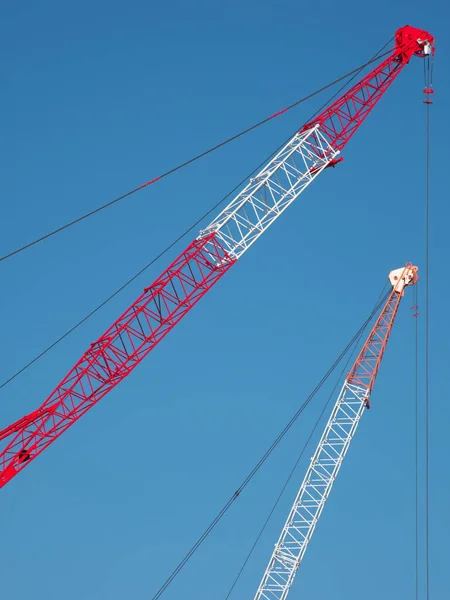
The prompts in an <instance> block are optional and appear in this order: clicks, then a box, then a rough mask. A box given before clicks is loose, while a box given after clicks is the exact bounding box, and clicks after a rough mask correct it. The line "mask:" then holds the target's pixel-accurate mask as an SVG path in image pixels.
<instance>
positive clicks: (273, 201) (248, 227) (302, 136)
mask: <svg viewBox="0 0 450 600" xmlns="http://www.w3.org/2000/svg"><path fill="white" fill-rule="evenodd" d="M338 154H339V151H338V150H334V149H333V148H332V147H331V146H330V144H329V143H328V142H327V140H326V138H325V137H324V136H323V135H322V133H321V132H320V126H319V125H315V126H314V127H311V129H308V130H307V131H303V132H299V133H297V134H296V135H294V137H293V138H292V139H291V140H289V142H288V143H287V144H286V145H285V146H284V147H283V148H282V150H280V151H279V152H278V154H277V155H276V156H275V157H274V158H272V160H271V161H270V162H269V163H267V165H266V166H265V167H263V169H262V170H261V171H260V172H259V173H258V174H257V175H256V176H255V177H253V178H252V179H250V181H249V183H248V184H247V185H246V187H245V188H244V189H243V190H242V191H241V192H239V194H238V195H237V196H236V197H235V198H234V199H233V200H232V201H231V202H230V204H229V205H228V206H227V207H226V208H225V209H224V210H223V211H222V212H221V213H220V214H219V215H218V216H217V217H216V218H215V219H214V220H213V221H212V222H211V223H210V224H209V225H208V226H207V227H206V228H205V229H203V230H202V231H200V235H199V236H198V238H197V239H202V238H204V237H206V236H208V235H210V234H211V233H212V232H216V237H217V238H218V239H219V240H220V242H221V243H222V245H223V247H224V249H225V250H226V251H227V253H228V255H229V256H230V257H231V258H232V259H238V258H239V257H240V256H242V254H243V253H244V252H245V251H246V250H248V248H250V246H251V245H252V244H253V242H255V241H256V240H257V239H258V237H259V236H260V235H261V234H262V233H263V232H264V231H265V230H266V229H267V228H268V227H269V226H270V225H271V224H272V223H273V222H274V221H275V219H277V218H278V217H279V216H280V215H281V213H282V212H283V211H284V210H286V208H287V207H288V206H289V205H290V204H292V202H293V201H294V200H295V199H296V198H297V197H298V196H299V195H300V194H301V193H302V192H303V190H305V189H306V188H307V187H308V185H309V184H310V183H311V182H312V181H313V180H314V179H315V178H316V177H317V175H319V173H321V172H322V171H323V169H325V168H326V167H327V166H329V165H330V163H331V164H334V162H332V161H333V159H334V158H335V157H336V156H337V155H338Z"/></svg>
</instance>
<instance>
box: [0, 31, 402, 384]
mask: <svg viewBox="0 0 450 600" xmlns="http://www.w3.org/2000/svg"><path fill="white" fill-rule="evenodd" d="M392 39H393V38H391V39H390V40H388V41H387V42H386V43H385V44H384V45H383V46H382V47H381V48H380V50H378V52H377V53H376V54H375V55H374V56H373V57H372V58H371V59H370V60H369V61H368V62H366V63H364V64H363V65H362V66H361V67H359V68H358V69H355V70H354V71H352V72H351V74H352V75H353V76H352V77H351V78H350V79H349V80H348V81H346V82H345V83H344V84H343V85H342V86H341V87H340V88H339V89H338V90H337V92H336V93H335V94H333V95H332V96H331V97H330V98H328V100H327V101H326V102H324V104H322V106H321V107H320V108H318V109H317V110H316V111H315V112H314V113H313V114H312V115H311V116H310V117H309V119H308V121H311V120H312V119H314V117H315V116H316V115H318V114H319V112H321V111H322V110H323V108H324V107H325V106H327V105H328V104H329V103H330V102H332V101H333V100H334V98H335V97H336V96H337V95H338V94H340V93H341V92H342V90H343V89H344V88H345V87H347V86H348V85H349V83H351V81H353V79H355V77H357V75H358V74H359V73H360V72H361V71H362V70H363V69H364V68H365V67H366V66H367V65H369V64H371V63H373V62H374V61H375V60H377V59H379V58H381V57H382V56H384V54H386V53H384V54H381V52H383V50H384V49H385V48H386V46H387V45H388V44H390V43H391V42H392ZM342 79H343V78H342V77H341V78H340V79H338V80H336V82H338V81H341V80H342ZM336 82H334V83H336ZM330 85H333V84H330ZM330 85H328V86H326V87H330ZM326 87H324V88H322V90H324V89H326ZM322 90H320V91H322ZM317 93H318V92H315V93H314V94H312V95H315V94H317ZM308 97H311V96H308ZM308 97H307V98H308ZM307 98H305V100H306V99H307ZM292 106H293V105H292ZM291 137H292V134H291V135H290V136H289V137H288V138H287V139H286V140H285V141H283V142H282V143H281V144H280V145H279V146H278V148H276V150H274V151H273V152H272V153H271V154H270V155H269V156H268V157H266V158H265V159H264V160H262V161H261V162H260V163H259V164H258V165H257V166H256V167H255V168H254V169H253V171H252V172H251V173H249V174H248V175H246V176H245V177H244V179H242V180H241V181H240V182H239V183H238V184H237V185H236V186H234V188H233V189H232V190H230V191H229V192H228V193H227V194H226V195H225V196H223V198H222V199H221V200H219V201H218V202H216V204H214V206H212V207H211V208H210V209H209V210H208V211H207V212H206V213H204V214H203V215H202V216H201V217H199V218H198V219H197V220H196V221H195V222H194V223H192V225H190V226H189V227H188V228H187V229H186V230H185V231H184V232H183V233H182V234H180V235H179V236H178V237H177V238H176V239H175V240H174V241H173V242H171V243H170V244H169V245H168V246H166V247H165V248H164V250H162V251H161V252H160V253H159V254H157V255H156V256H155V257H154V258H152V260H151V261H150V262H149V263H147V264H146V265H145V266H144V267H143V268H142V269H140V270H139V271H138V272H137V273H135V274H134V275H132V276H131V277H130V278H129V279H128V280H127V281H126V282H125V283H123V284H122V285H121V286H120V287H119V288H118V289H117V290H115V291H114V292H113V293H112V294H110V295H109V296H108V297H107V298H106V299H105V300H103V301H102V302H100V304H98V305H97V306H96V307H95V308H94V309H93V310H91V311H90V312H89V313H88V314H87V315H86V316H84V317H83V318H82V319H80V320H79V321H78V322H77V323H75V325H73V326H72V327H71V328H70V329H68V330H67V331H66V332H65V333H63V334H62V335H61V336H60V337H59V338H57V339H56V340H55V341H54V342H52V343H51V344H50V345H49V346H47V347H46V348H45V349H44V350H42V351H41V352H39V354H37V355H36V356H35V357H34V358H32V359H31V360H30V361H29V362H27V363H26V364H25V365H24V366H23V367H21V368H20V369H18V370H17V371H15V373H13V374H12V375H11V376H10V377H8V379H5V380H4V381H3V382H2V383H1V384H0V390H1V389H2V388H4V387H5V386H7V385H8V383H11V381H13V380H14V379H16V377H18V376H19V375H21V374H22V373H23V372H24V371H26V370H27V369H28V368H29V367H31V366H32V365H33V364H34V363H36V362H37V361H38V360H39V359H40V358H42V357H43V356H45V355H46V354H47V353H48V352H50V350H53V348H55V346H57V345H58V344H59V343H60V342H62V341H63V340H64V339H66V338H67V337H68V336H69V335H70V334H71V333H73V332H74V331H75V330H76V329H78V328H79V327H80V326H81V325H83V323H86V321H88V320H89V319H90V318H91V317H92V316H94V315H95V314H96V313H97V312H98V311H99V310H100V309H101V308H103V307H104V306H105V305H106V304H108V303H109V302H110V301H111V300H112V299H113V298H115V297H116V296H117V295H118V294H120V292H122V291H123V290H124V289H125V288H127V287H128V286H129V285H130V284H131V283H132V282H133V281H135V280H136V279H137V278H138V277H139V276H140V275H142V274H143V273H144V272H145V271H147V269H149V268H150V267H151V266H152V265H154V264H155V263H156V262H157V261H158V260H159V259H160V258H162V257H163V256H164V255H165V254H167V252H169V250H171V249H172V248H173V247H174V246H175V245H176V244H178V242H180V241H181V240H182V239H183V238H185V237H186V236H187V235H188V233H190V232H191V231H192V230H193V229H195V227H197V225H199V224H200V223H201V222H202V221H203V220H204V219H206V217H208V216H209V215H210V214H211V213H212V212H213V211H214V210H216V208H218V207H219V206H220V205H221V204H223V203H224V202H225V201H226V200H227V199H228V198H229V197H230V196H231V195H232V194H234V192H236V191H237V190H238V189H239V188H240V187H241V186H242V185H243V184H244V183H245V182H246V181H247V180H248V179H250V177H252V176H253V174H254V173H255V172H257V171H258V170H259V169H260V168H261V167H262V166H263V165H264V164H266V162H268V161H269V160H270V159H271V158H272V157H273V156H275V154H277V152H279V151H280V150H281V148H283V146H285V144H286V143H287V142H288V141H289V140H290V139H291ZM191 162H192V161H191ZM37 241H39V240H37ZM37 241H36V242H35V243H37ZM24 249H25V248H24ZM11 256H12V255H11ZM5 258H8V257H5Z"/></svg>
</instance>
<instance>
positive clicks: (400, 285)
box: [254, 264, 418, 600]
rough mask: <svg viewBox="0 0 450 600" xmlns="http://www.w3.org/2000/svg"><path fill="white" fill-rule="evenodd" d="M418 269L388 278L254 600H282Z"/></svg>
mask: <svg viewBox="0 0 450 600" xmlns="http://www.w3.org/2000/svg"><path fill="white" fill-rule="evenodd" d="M417 270H418V269H417V267H414V266H411V265H409V264H408V265H406V267H403V268H401V269H396V270H395V271H392V272H391V273H390V274H389V279H390V281H391V284H392V291H391V293H390V294H389V297H388V299H387V301H386V304H385V305H384V308H383V310H382V312H381V314H380V315H379V317H378V319H377V321H376V323H375V325H374V327H373V329H372V331H371V332H370V334H369V336H368V338H367V340H366V343H365V344H364V346H363V348H362V349H361V351H360V353H359V355H358V357H357V359H356V360H355V363H354V365H353V367H352V369H351V370H350V372H349V374H348V376H347V378H346V380H345V382H344V385H343V386H342V389H341V391H340V393H339V396H338V399H337V401H336V404H335V405H334V408H333V410H332V413H331V416H330V418H329V420H328V423H327V425H326V427H325V429H324V431H323V434H322V437H321V438H320V441H319V444H318V445H317V448H316V451H315V453H314V456H313V457H312V459H311V463H310V465H309V468H308V470H307V472H306V475H305V477H304V479H303V482H302V485H301V486H300V489H299V492H298V494H297V497H296V498H295V501H294V504H293V506H292V509H291V511H290V513H289V516H288V518H287V520H286V523H285V525H284V527H283V530H282V532H281V535H280V538H279V540H278V542H277V544H276V545H275V549H274V551H273V553H272V556H271V559H270V561H269V564H268V566H267V569H266V571H265V573H264V576H263V578H262V580H261V583H260V586H259V588H258V591H257V592H256V595H255V598H254V600H285V599H286V597H287V595H288V593H289V589H290V587H291V586H292V583H293V581H294V578H295V575H296V573H297V570H298V568H299V566H300V563H301V561H302V559H303V556H304V554H305V552H306V549H307V547H308V544H309V542H310V540H311V537H312V535H313V533H314V530H315V528H316V525H317V522H318V520H319V517H320V515H321V513H322V510H323V508H324V506H325V502H326V501H327V498H328V496H329V493H330V491H331V488H332V486H333V483H334V481H335V479H336V477H337V475H338V473H339V470H340V468H341V466H342V462H343V460H344V457H345V455H346V454H347V450H348V448H349V446H350V442H351V441H352V439H353V436H354V434H355V431H356V428H357V427H358V424H359V421H360V419H361V416H362V413H363V411H364V408H365V407H366V408H369V407H370V394H371V392H372V388H373V385H374V383H375V379H376V376H377V374H378V370H379V367H380V364H381V361H382V359H383V355H384V351H385V349H386V344H387V342H388V339H389V336H390V333H391V330H392V326H393V324H394V321H395V317H396V315H397V311H398V308H399V305H400V301H401V298H402V296H403V293H404V288H405V287H406V286H407V285H414V284H415V283H416V282H417V279H418V276H417Z"/></svg>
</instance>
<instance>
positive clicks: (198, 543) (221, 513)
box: [152, 290, 391, 600]
mask: <svg viewBox="0 0 450 600" xmlns="http://www.w3.org/2000/svg"><path fill="white" fill-rule="evenodd" d="M390 293H391V292H390V290H388V291H387V292H386V294H385V295H384V296H383V297H382V298H381V300H380V301H379V302H378V303H377V305H376V306H375V308H374V309H373V310H372V312H371V313H370V315H369V316H368V317H367V319H366V320H365V321H364V323H363V324H362V326H361V327H360V328H359V329H358V331H357V332H356V333H355V335H354V336H353V337H352V339H351V340H350V342H349V343H348V344H347V345H346V347H345V348H344V350H343V351H342V352H341V353H340V355H339V356H338V358H337V359H336V360H335V361H334V363H333V364H332V365H331V367H330V368H329V369H328V371H327V372H326V373H325V375H324V376H323V377H322V379H321V380H320V381H319V383H318V384H317V385H316V387H315V388H314V389H313V391H312V392H311V393H310V394H309V396H308V397H307V398H306V400H305V401H304V402H303V404H302V405H301V406H300V408H299V409H298V411H297V412H296V413H295V414H294V416H293V417H292V418H291V419H290V421H289V422H288V423H287V425H286V426H285V427H284V428H283V430H282V431H281V433H280V434H279V435H278V436H277V438H276V439H275V441H274V442H273V443H272V444H271V445H270V446H269V448H268V449H267V450H266V452H265V453H264V454H263V456H262V457H261V458H260V459H259V461H258V462H257V463H256V465H255V466H254V467H253V469H252V470H251V471H250V473H249V474H248V475H247V477H246V478H245V479H244V481H243V482H242V483H241V485H240V486H239V487H238V488H237V490H236V491H235V492H234V494H233V495H232V496H231V497H230V499H229V500H228V502H226V504H225V505H224V506H223V508H222V509H221V510H220V511H219V513H218V514H217V516H216V517H215V518H214V519H213V520H212V521H211V523H210V524H209V525H208V527H207V528H206V529H205V531H204V532H203V533H202V535H201V536H200V537H199V538H198V540H197V541H196V542H195V544H194V545H193V546H192V547H191V549H190V550H189V551H188V552H187V554H186V555H185V556H184V558H183V559H182V560H181V562H180V563H179V564H178V566H177V567H176V568H175V569H174V570H173V571H172V573H171V574H170V575H169V577H168V578H167V579H166V581H165V582H164V583H163V584H162V586H161V587H160V588H159V589H158V591H157V592H156V594H155V595H154V596H153V597H152V600H158V598H160V597H161V595H162V594H163V593H164V592H165V590H166V589H167V588H168V587H169V585H170V584H171V583H172V581H173V580H174V579H175V577H176V576H177V575H178V574H179V572H180V571H181V570H182V569H183V567H184V566H185V565H186V563H187V562H188V561H189V560H190V559H191V558H192V556H193V555H194V554H195V552H196V551H197V550H198V548H199V547H200V546H201V545H202V543H203V542H204V541H205V539H206V538H207V537H208V536H209V535H210V533H211V532H212V530H213V529H214V528H215V527H216V525H217V524H218V523H219V521H220V520H221V519H222V518H223V516H224V515H225V513H226V512H227V511H228V510H229V509H230V508H231V506H232V505H233V504H234V502H235V501H236V500H237V498H238V497H239V496H240V494H241V493H242V492H243V490H244V489H245V488H246V487H247V485H248V484H249V483H250V481H251V480H252V479H253V477H254V476H255V475H256V473H257V472H258V471H259V470H260V468H261V467H262V466H263V464H264V463H265V462H266V461H267V459H268V458H269V456H270V455H271V454H272V453H273V451H274V450H275V449H276V448H277V446H278V445H279V444H280V442H281V440H282V439H283V438H284V436H285V435H286V434H287V433H288V431H289V430H290V429H291V427H292V426H293V425H294V423H295V422H296V421H297V419H298V418H299V416H300V415H301V414H302V412H303V411H304V410H305V408H306V407H307V406H308V404H309V403H310V402H311V400H312V399H313V398H314V396H315V395H316V394H317V392H318V391H319V390H320V389H321V388H322V386H323V385H324V383H325V382H326V381H327V380H328V378H329V377H330V375H331V374H332V373H333V371H334V370H335V369H336V367H337V366H338V365H339V363H340V362H341V361H342V359H343V358H344V356H345V355H346V354H347V352H348V351H349V350H350V348H351V347H352V346H353V344H354V343H355V342H356V340H357V339H358V338H359V336H360V335H361V334H362V332H364V330H365V329H366V327H367V325H368V324H369V323H370V322H371V320H372V319H373V317H374V315H375V314H376V313H377V311H378V310H379V309H380V307H381V306H382V305H383V304H384V302H385V301H386V299H387V297H388V296H389V294H390Z"/></svg>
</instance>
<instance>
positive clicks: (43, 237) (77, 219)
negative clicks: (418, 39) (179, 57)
mask: <svg viewBox="0 0 450 600" xmlns="http://www.w3.org/2000/svg"><path fill="white" fill-rule="evenodd" d="M388 43H389V42H388ZM386 45H387V44H385V46H384V47H386ZM384 47H383V48H384ZM390 52H392V50H388V51H386V52H384V53H383V54H379V53H377V55H376V56H375V57H374V58H372V59H370V60H369V61H367V62H366V63H364V64H363V65H361V66H359V67H357V68H356V69H353V70H352V71H350V72H349V73H346V74H345V75H342V76H341V77H339V78H338V79H335V80H334V81H332V82H331V83H328V84H326V85H324V86H323V87H321V88H320V89H318V90H316V91H315V92H312V93H311V94H308V95H307V96H304V97H303V98H300V100H297V101H296V102H294V103H292V104H290V105H289V106H287V107H286V108H283V109H282V110H279V111H278V112H276V113H274V114H272V115H270V116H269V117H266V118H265V119H263V120H262V121H259V122H258V123H255V124H254V125H251V126H250V127H247V129H244V130H243V131H240V132H239V133H237V134H235V135H233V136H231V137H229V138H227V139H226V140H224V141H223V142H220V143H219V144H216V145H215V146H212V147H211V148H209V149H208V150H205V151H204V152H201V153H200V154H197V155H196V156H193V157H192V158H190V159H188V160H186V161H184V162H182V163H180V164H178V165H177V166H175V167H172V168H171V169H169V170H168V171H166V172H165V173H162V174H161V175H159V176H157V177H155V178H153V179H151V180H150V181H147V182H146V183H143V184H142V185H140V186H139V187H137V188H134V189H133V190H131V191H129V192H126V193H125V194H122V195H121V196H119V197H118V198H115V199H114V200H110V201H109V202H106V203H105V204H103V205H102V206H99V207H97V208H95V209H94V210H91V211H89V212H87V213H85V214H84V215H81V216H80V217H77V218H76V219H74V220H73V221H69V222H68V223H66V224H65V225H62V226H61V227H57V228H56V229H54V230H52V231H50V232H48V233H46V234H44V235H42V236H41V237H38V238H36V239H35V240H33V241H32V242H28V243H27V244H24V245H23V246H20V247H18V248H16V249H15V250H12V251H11V252H9V253H8V254H5V255H4V256H2V257H0V262H2V261H4V260H7V259H8V258H11V257H12V256H15V255H16V254H19V253H20V252H23V251H24V250H27V249H28V248H31V247H32V246H35V245H36V244H38V243H40V242H43V241H44V240H46V239H48V238H50V237H52V236H54V235H56V234H57V233H60V232H61V231H64V230H65V229H68V228H69V227H72V226H73V225H76V224H77V223H80V222H81V221H84V220H85V219H87V218H89V217H92V216H93V215H95V214H97V213H99V212H101V211H103V210H105V209H106V208H109V207H110V206H113V205H114V204H117V203H118V202H120V201H121V200H124V199H125V198H129V197H130V196H132V195H133V194H135V193H136V192H138V191H140V190H143V189H145V188H147V187H149V186H150V185H152V184H153V183H156V182H157V181H161V179H164V178H165V177H168V176H169V175H172V174H173V173H176V172H177V171H180V170H181V169H183V168H184V167H187V166H188V165H190V164H192V163H194V162H196V161H197V160H199V159H201V158H204V157H205V156H207V155H208V154H211V153H212V152H214V151H215V150H218V149H219V148H222V147H223V146H226V145H227V144H229V143H230V142H233V141H234V140H237V139H238V138H240V137H242V136H244V135H245V134H247V133H250V132H251V131H253V130H255V129H257V128H258V127H261V125H264V124H265V123H268V122H269V121H271V120H272V119H275V118H277V117H279V116H280V115H282V114H285V113H287V112H288V111H289V110H291V109H293V108H295V107H296V106H298V105H299V104H302V103H303V102H306V100H309V99H310V98H313V97H314V96H317V95H318V94H320V93H321V92H323V91H325V90H327V89H328V88H330V87H332V86H333V85H336V84H337V83H339V82H340V81H343V80H344V79H346V78H347V77H350V76H351V75H353V74H354V73H356V72H359V71H361V70H362V69H364V68H365V67H367V66H369V65H370V64H372V63H373V62H376V61H377V60H379V59H380V58H382V57H383V56H385V55H387V54H389V53H390Z"/></svg>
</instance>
